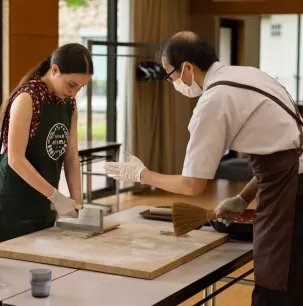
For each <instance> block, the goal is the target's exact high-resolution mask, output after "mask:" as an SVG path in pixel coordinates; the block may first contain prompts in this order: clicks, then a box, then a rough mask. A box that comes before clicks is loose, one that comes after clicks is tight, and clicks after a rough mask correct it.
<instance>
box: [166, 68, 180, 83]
mask: <svg viewBox="0 0 303 306" xmlns="http://www.w3.org/2000/svg"><path fill="white" fill-rule="evenodd" d="M176 70H177V69H176V68H175V69H173V70H172V71H171V72H170V73H168V74H167V75H166V76H165V77H164V80H165V81H167V82H169V83H172V82H173V79H172V77H171V75H172V74H173V73H174V72H175V71H176Z"/></svg>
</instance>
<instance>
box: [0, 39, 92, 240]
mask: <svg viewBox="0 0 303 306" xmlns="http://www.w3.org/2000/svg"><path fill="white" fill-rule="evenodd" d="M92 74H93V63H92V58H91V55H90V53H89V51H88V50H87V49H86V48H85V47H84V46H82V45H80V44H75V43H72V44H66V45H63V46H61V47H60V48H58V49H57V50H56V51H55V52H54V53H53V55H52V56H51V57H49V58H47V59H46V60H45V61H44V62H42V63H41V64H40V65H38V66H37V67H35V68H34V69H32V70H31V71H30V72H29V73H28V74H27V75H26V76H25V77H24V78H23V80H22V81H21V82H20V84H19V85H18V87H17V89H16V90H15V91H14V92H13V94H11V96H10V97H9V99H8V101H7V102H6V103H4V104H3V106H2V109H1V126H2V129H1V141H0V148H2V150H1V153H2V154H1V157H0V241H5V240H8V239H12V238H15V237H18V236H21V235H25V234H28V233H32V232H35V231H39V230H42V229H44V228H47V227H51V226H53V224H54V222H55V218H56V213H55V211H53V210H51V203H53V205H54V207H55V209H56V210H57V212H58V214H59V216H70V217H77V212H76V210H75V206H76V204H80V203H81V186H80V185H81V182H80V166H79V157H78V148H77V107H76V100H75V96H76V95H77V93H78V91H79V90H80V89H81V88H82V87H83V86H85V85H86V84H87V82H88V81H89V80H90V78H91V76H92ZM63 162H64V170H65V175H66V179H67V183H68V187H69V191H70V195H71V198H68V197H66V196H64V195H63V194H62V193H60V192H59V191H58V190H57V188H58V184H59V179H60V173H61V167H62V164H63Z"/></svg>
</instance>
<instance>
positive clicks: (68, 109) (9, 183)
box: [0, 85, 72, 241]
mask: <svg viewBox="0 0 303 306" xmlns="http://www.w3.org/2000/svg"><path fill="white" fill-rule="evenodd" d="M22 87H31V89H32V91H33V92H34V93H35V95H36V96H37V97H39V93H37V92H36V91H35V89H34V88H33V87H32V86H30V85H23V86H22ZM39 100H40V99H39ZM7 116H8V111H7V112H6V114H5V117H4V120H3V126H4V122H5V120H6V118H7ZM71 118H72V106H71V104H70V103H69V100H67V102H66V104H42V103H40V125H39V127H38V129H37V132H36V134H35V135H34V136H33V137H32V138H31V139H30V140H29V142H28V145H27V148H26V158H27V159H28V161H29V162H30V163H31V164H32V166H33V167H34V168H35V169H36V170H37V171H38V172H39V174H40V175H41V176H42V177H44V179H45V180H46V181H48V182H49V183H50V184H51V185H52V186H54V187H55V188H58V185H59V180H60V173H61V168H62V163H63V160H64V154H65V151H66V148H67V142H68V138H69V133H70V128H71ZM2 142H3V128H2V133H1V140H0V148H1V147H2ZM50 206H51V203H50V201H49V200H48V199H47V198H46V197H45V196H44V195H42V194H41V193H39V192H38V191H37V190H35V189H34V188H32V187H31V186H30V185H28V184H27V183H26V182H25V181H24V180H23V179H22V178H21V177H20V176H19V175H18V174H17V173H16V172H15V171H14V170H13V169H12V168H11V167H10V166H9V165H8V156H7V154H2V155H0V241H5V240H8V239H12V238H16V237H19V236H22V235H26V234H29V233H32V232H36V231H39V230H42V229H45V228H47V227H51V226H53V225H54V222H55V219H56V212H55V211H54V210H51V207H50Z"/></svg>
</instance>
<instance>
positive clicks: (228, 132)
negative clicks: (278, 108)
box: [182, 87, 239, 179]
mask: <svg viewBox="0 0 303 306" xmlns="http://www.w3.org/2000/svg"><path fill="white" fill-rule="evenodd" d="M233 102H234V101H233V100H232V97H231V95H230V94H229V93H228V90H226V87H225V88H213V89H211V90H209V91H207V92H205V93H204V94H203V96H202V97H201V98H200V100H199V101H198V103H197V106H196V108H195V109H194V112H193V116H192V118H191V120H190V123H189V126H188V129H189V132H190V140H189V142H188V145H187V149H186V156H185V161H184V165H183V170H182V175H183V176H188V177H197V178H204V179H213V178H214V176H215V174H216V171H217V168H218V166H219V163H220V160H221V158H222V156H223V155H224V153H225V152H226V150H227V149H228V148H229V146H230V144H231V143H232V140H233V138H234V137H235V134H236V133H237V130H238V127H239V122H237V120H238V119H237V118H239V114H238V112H237V110H236V109H235V107H234V103H233Z"/></svg>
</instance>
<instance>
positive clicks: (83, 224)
mask: <svg viewBox="0 0 303 306" xmlns="http://www.w3.org/2000/svg"><path fill="white" fill-rule="evenodd" d="M76 209H77V207H76ZM119 225H120V224H119V223H117V222H109V221H105V220H104V218H103V210H102V209H98V208H82V209H79V210H78V218H70V217H59V218H58V220H57V221H56V226H57V227H59V228H62V229H68V230H78V231H84V232H91V233H100V234H101V233H103V232H105V231H108V230H110V229H113V228H115V227H118V226H119Z"/></svg>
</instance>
